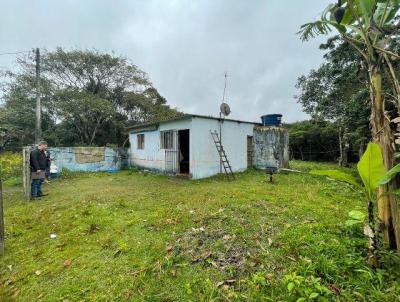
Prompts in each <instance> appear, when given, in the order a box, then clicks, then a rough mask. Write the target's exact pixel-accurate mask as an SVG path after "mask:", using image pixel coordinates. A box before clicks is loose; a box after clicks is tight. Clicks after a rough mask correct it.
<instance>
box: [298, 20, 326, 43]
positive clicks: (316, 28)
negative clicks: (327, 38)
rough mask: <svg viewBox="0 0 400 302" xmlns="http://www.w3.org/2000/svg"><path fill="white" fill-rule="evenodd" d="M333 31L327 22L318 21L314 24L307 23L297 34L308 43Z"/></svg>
mask: <svg viewBox="0 0 400 302" xmlns="http://www.w3.org/2000/svg"><path fill="white" fill-rule="evenodd" d="M331 31H332V29H331V27H330V24H329V23H328V22H326V21H316V22H312V23H306V24H304V25H302V26H301V28H300V31H299V32H298V33H297V34H298V35H300V38H301V40H302V41H308V40H310V39H312V38H315V37H316V36H319V35H326V34H328V33H330V32H331Z"/></svg>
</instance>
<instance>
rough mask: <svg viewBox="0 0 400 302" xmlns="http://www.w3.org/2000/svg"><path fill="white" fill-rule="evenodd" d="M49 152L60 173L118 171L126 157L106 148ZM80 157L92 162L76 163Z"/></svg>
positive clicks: (56, 149)
mask: <svg viewBox="0 0 400 302" xmlns="http://www.w3.org/2000/svg"><path fill="white" fill-rule="evenodd" d="M49 151H50V157H51V158H52V161H53V163H54V164H56V166H57V167H58V169H59V171H60V172H61V171H62V170H63V169H68V170H70V171H85V172H100V171H108V172H113V171H118V170H120V169H121V167H123V166H124V163H125V159H126V156H127V155H126V154H125V152H123V151H122V150H118V149H112V148H106V147H87V148H85V147H60V148H49ZM91 154H93V156H91ZM99 154H100V156H99ZM103 154H104V156H103ZM80 155H81V156H83V157H85V158H86V161H90V158H92V162H84V163H82V160H81V162H78V161H77V157H78V156H80Z"/></svg>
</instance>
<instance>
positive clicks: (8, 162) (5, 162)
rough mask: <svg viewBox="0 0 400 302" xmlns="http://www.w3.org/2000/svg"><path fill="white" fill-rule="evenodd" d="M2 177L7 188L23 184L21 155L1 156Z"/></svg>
mask: <svg viewBox="0 0 400 302" xmlns="http://www.w3.org/2000/svg"><path fill="white" fill-rule="evenodd" d="M0 177H2V179H3V180H4V185H5V186H13V185H20V184H22V155H21V153H12V152H4V153H1V154H0Z"/></svg>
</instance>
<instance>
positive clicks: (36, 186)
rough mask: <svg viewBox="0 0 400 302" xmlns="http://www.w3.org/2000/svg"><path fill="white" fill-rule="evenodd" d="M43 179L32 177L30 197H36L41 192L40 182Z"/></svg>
mask: <svg viewBox="0 0 400 302" xmlns="http://www.w3.org/2000/svg"><path fill="white" fill-rule="evenodd" d="M43 181H44V179H32V184H31V195H32V198H35V197H38V196H40V195H41V194H42V183H43Z"/></svg>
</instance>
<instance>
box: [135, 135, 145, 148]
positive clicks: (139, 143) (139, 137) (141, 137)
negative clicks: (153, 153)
mask: <svg viewBox="0 0 400 302" xmlns="http://www.w3.org/2000/svg"><path fill="white" fill-rule="evenodd" d="M136 137H137V148H138V149H144V134H138V135H137V136H136Z"/></svg>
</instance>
